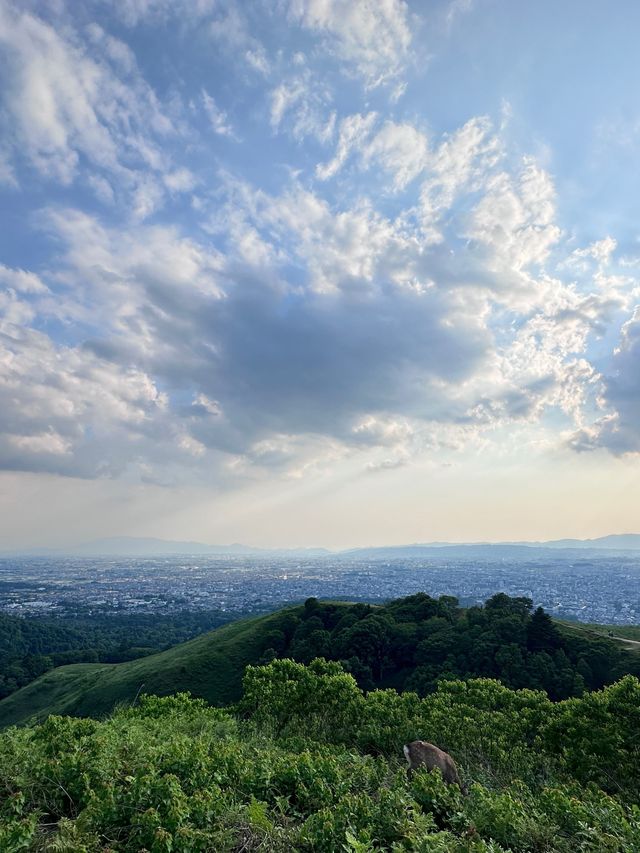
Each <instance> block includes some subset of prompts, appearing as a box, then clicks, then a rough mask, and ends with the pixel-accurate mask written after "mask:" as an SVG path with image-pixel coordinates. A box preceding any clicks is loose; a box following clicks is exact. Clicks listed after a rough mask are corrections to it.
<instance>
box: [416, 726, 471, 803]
mask: <svg viewBox="0 0 640 853" xmlns="http://www.w3.org/2000/svg"><path fill="white" fill-rule="evenodd" d="M403 750H404V757H405V758H406V759H407V763H408V765H409V767H408V769H407V776H408V777H409V779H411V774H412V772H413V771H414V770H417V769H418V767H426V768H427V770H429V771H431V770H433V769H434V768H435V767H437V768H438V770H439V771H440V772H441V773H442V778H443V779H444V781H445V782H446V783H447V785H457V786H458V787H459V788H460V790H461V791H462V793H463V794H465V795H466V794H467V788H466V786H465V785H463V784H462V781H461V779H460V776H459V775H458V768H457V767H456V763H455V761H454V760H453V758H451V756H450V755H449V753H448V752H445V751H444V750H443V749H438V747H437V746H434V745H433V744H432V743H427V741H426V740H414V741H412V742H411V743H408V744H405V746H403Z"/></svg>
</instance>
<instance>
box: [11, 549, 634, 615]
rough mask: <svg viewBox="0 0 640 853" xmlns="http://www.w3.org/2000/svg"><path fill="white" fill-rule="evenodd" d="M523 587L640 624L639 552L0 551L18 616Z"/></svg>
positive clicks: (540, 599) (536, 596) (553, 607)
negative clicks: (364, 555)
mask: <svg viewBox="0 0 640 853" xmlns="http://www.w3.org/2000/svg"><path fill="white" fill-rule="evenodd" d="M499 591H501V592H506V593H507V594H509V595H512V596H526V597H528V598H531V599H532V600H533V602H534V604H535V605H536V606H537V605H542V606H543V607H544V608H545V610H547V611H548V612H549V613H550V614H552V615H554V616H557V617H560V618H564V619H577V620H579V621H582V622H597V623H603V624H625V625H632V624H640V557H637V556H627V557H622V556H610V557H597V558H591V557H589V558H588V559H587V558H583V559H580V558H579V557H573V558H572V559H567V558H562V557H557V558H553V559H544V560H543V559H531V560H524V559H522V560H501V561H489V560H486V561H481V560H478V559H474V560H461V559H451V558H449V559H444V558H442V559H439V560H425V559H413V560H412V559H406V558H405V559H391V560H366V559H348V558H345V557H342V558H331V557H319V558H313V559H301V558H288V559H287V558H283V557H278V558H275V557H274V558H268V559H267V558H254V557H224V558H221V557H208V556H197V557H187V556H185V557H155V558H154V557H145V558H141V557H139V558H133V557H131V558H129V557H117V558H114V557H104V558H97V557H93V558H90V559H88V558H86V557H83V558H81V557H67V558H64V559H62V558H56V559H51V558H45V557H39V558H37V557H21V558H17V557H14V558H4V559H0V610H1V611H3V612H5V613H8V614H13V615H21V616H45V615H46V616H48V617H52V616H65V617H68V616H76V615H95V614H100V613H105V612H118V613H127V612H130V613H134V612H135V613H142V612H146V613H154V612H158V613H171V612H175V611H184V610H194V611H196V610H208V609H215V610H222V611H229V612H230V613H246V612H262V611H267V610H275V609H277V608H278V607H281V606H282V605H284V604H286V603H292V602H300V601H303V600H304V599H306V598H308V597H309V596H316V597H319V598H324V599H334V600H335V599H337V600H345V601H368V602H382V601H387V600H389V599H393V598H398V597H400V596H405V595H410V594H412V593H415V592H426V593H428V594H429V595H431V596H433V597H438V596H441V595H454V596H456V597H457V598H458V599H459V600H460V602H461V604H466V605H469V604H477V603H481V602H484V601H485V600H486V599H488V598H489V597H490V596H491V595H493V594H494V593H496V592H499Z"/></svg>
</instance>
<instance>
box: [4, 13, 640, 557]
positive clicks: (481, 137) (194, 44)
mask: <svg viewBox="0 0 640 853" xmlns="http://www.w3.org/2000/svg"><path fill="white" fill-rule="evenodd" d="M639 26H640V7H638V5H637V4H636V3H633V2H620V3H616V4H614V5H611V4H607V3H604V2H570V0H566V2H563V3H561V4H558V3H552V2H539V3H535V4H528V3H513V2H507V0H439V1H438V2H436V0H434V2H420V3H405V2H402V0H379V2H375V3H373V2H364V0H350V2H346V0H271V2H267V0H255V2H242V3H239V2H238V3H234V2H228V0H189V2H187V0H183V2H179V0H171V2H169V0H122V2H118V3H116V4H114V3H108V2H104V0H91V2H90V0H84V2H73V3H71V2H68V3H67V2H64V0H51V2H42V0H40V2H37V3H36V2H33V3H30V2H25V0H22V2H19V3H18V2H15V3H14V2H10V1H9V0H0V75H1V78H2V87H1V90H0V122H1V125H2V135H1V144H0V199H1V201H0V203H1V204H2V211H3V228H2V229H1V230H0V469H1V470H0V510H1V512H0V519H1V520H0V541H1V542H2V543H3V544H5V545H6V546H9V547H11V546H18V545H31V544H45V543H53V544H64V543H67V542H71V541H78V540H82V539H87V538H91V537H93V536H105V535H118V534H130V535H161V536H165V537H167V538H171V537H173V538H183V537H189V538H197V539H202V540H206V541H210V542H213V541H218V542H223V541H231V540H242V541H245V542H250V543H253V544H264V545H288V544H291V545H306V544H308V545H311V544H320V545H328V546H333V545H335V546H347V545H355V544H360V543H362V544H364V543H371V544H374V543H381V542H388V543H392V542H402V541H426V540H429V539H452V540H463V539H509V538H546V537H553V536H565V535H567V536H568V535H577V536H595V535H599V534H602V533H608V532H614V531H615V532H622V531H623V530H637V529H640V524H639V523H638V519H637V516H636V513H635V510H634V506H637V499H638V498H639V497H640V494H639V492H640V480H639V478H638V473H639V471H640V468H639V465H638V454H639V453H640V370H639V367H640V310H639V309H638V302H639V298H638V297H639V294H640V288H639V284H638V265H639V264H640V252H639V249H640V244H639V242H638V239H639V237H640V231H639V228H638V201H637V200H638V198H639V197H640V169H638V167H637V160H638V149H639V144H640V104H639V97H640V96H639V95H638V92H639V91H640V87H639V86H638V83H639V79H638V78H639V75H638V59H637V51H636V45H635V41H636V36H637V32H638V29H639Z"/></svg>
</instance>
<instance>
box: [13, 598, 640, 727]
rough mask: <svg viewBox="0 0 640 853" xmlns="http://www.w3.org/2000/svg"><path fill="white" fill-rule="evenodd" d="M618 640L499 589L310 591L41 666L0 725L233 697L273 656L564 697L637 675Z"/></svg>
mask: <svg viewBox="0 0 640 853" xmlns="http://www.w3.org/2000/svg"><path fill="white" fill-rule="evenodd" d="M625 642H629V641H626V640H614V639H611V638H608V637H603V636H601V635H599V634H598V633H596V632H593V631H591V629H588V630H587V629H584V630H583V629H582V628H581V627H580V626H576V624H571V625H566V626H565V625H557V624H556V623H554V622H553V621H552V620H551V619H550V618H549V616H548V615H547V614H546V613H545V612H544V611H543V610H542V609H541V608H538V609H537V610H535V611H533V606H532V603H531V601H530V599H527V598H510V597H509V596H507V595H504V594H503V593H499V594H497V595H494V596H493V597H492V598H490V599H489V600H488V601H487V602H486V603H485V605H484V606H482V607H471V608H468V609H464V608H461V607H459V606H458V602H457V600H456V599H454V598H451V597H449V596H442V597H440V598H439V599H434V598H431V597H430V596H428V595H425V594H424V593H419V594H417V595H412V596H409V597H407V598H403V599H397V600H396V601H391V602H389V603H388V604H386V605H384V606H376V607H372V606H370V605H367V604H345V603H337V602H319V601H318V600H317V599H315V598H312V599H309V600H308V601H306V602H305V604H304V606H299V607H295V608H289V609H286V610H282V611H279V612H278V613H273V614H270V615H267V616H260V617H256V618H251V619H243V620H240V621H238V622H233V623H231V624H229V625H225V626H223V627H221V628H218V629H217V630H215V631H212V632H209V633H207V634H203V635H201V636H199V637H196V638H195V639H193V640H190V641H189V642H186V643H182V644H180V645H177V646H174V647H173V648H171V649H168V650H166V651H164V652H160V653H158V654H154V655H149V656H147V657H143V658H139V659H137V660H133V661H127V662H125V663H119V664H74V665H71V666H63V667H59V668H57V669H54V670H51V671H49V672H47V673H46V674H45V675H43V676H41V677H40V678H38V679H36V680H35V681H32V682H31V683H30V684H28V685H27V686H26V687H24V688H22V689H21V690H18V691H16V692H15V693H12V694H11V695H10V696H8V697H7V698H6V699H4V700H3V701H2V702H0V727H5V726H8V725H12V724H17V723H25V722H28V721H37V720H41V719H43V718H44V717H46V716H47V715H48V714H62V715H65V714H66V715H73V716H80V717H82V716H87V717H101V716H104V715H105V714H107V713H109V712H110V711H111V710H112V709H113V708H114V707H115V706H116V705H118V704H121V703H123V704H131V703H132V702H134V700H135V698H136V697H137V696H138V695H140V694H143V693H147V694H156V695H159V696H166V695H169V694H173V693H176V692H180V691H188V692H190V693H191V694H192V695H194V696H197V697H201V698H203V699H205V700H206V701H207V702H209V703H211V704H214V705H227V704H230V703H232V702H235V701H236V700H237V699H238V698H239V697H240V692H241V681H242V675H243V672H244V669H245V667H246V666H247V664H257V663H266V662H269V661H271V660H274V659H276V658H292V659H294V660H296V661H299V662H300V663H303V664H308V663H310V662H311V661H312V660H314V659H315V658H319V657H322V658H325V659H327V660H334V661H339V662H341V663H342V665H343V667H344V668H345V669H346V670H347V671H348V672H350V673H351V674H353V675H354V676H355V678H356V680H357V682H358V684H359V686H360V687H361V688H363V689H365V690H373V689H375V688H378V687H383V688H384V687H392V688H395V689H397V690H399V691H413V692H415V693H417V694H418V695H419V696H426V695H428V694H430V693H433V692H434V691H435V690H436V689H437V686H438V683H439V681H440V680H441V679H442V678H446V679H451V678H463V679H468V678H476V677H484V678H494V679H499V680H500V681H501V682H502V683H503V684H505V685H506V686H507V687H510V688H513V689H520V688H533V689H537V690H544V691H546V693H547V694H548V695H549V697H550V698H551V699H552V700H562V699H566V698H570V697H572V696H581V695H582V693H583V692H584V691H585V690H598V689H600V688H601V687H603V686H604V685H606V684H609V683H611V682H613V681H615V680H617V679H619V678H620V677H622V676H623V675H624V674H635V675H638V674H640V655H638V653H637V646H636V645H633V646H632V647H631V649H633V651H632V650H631V649H630V648H628V647H626V648H625V646H624V645H623V643H625Z"/></svg>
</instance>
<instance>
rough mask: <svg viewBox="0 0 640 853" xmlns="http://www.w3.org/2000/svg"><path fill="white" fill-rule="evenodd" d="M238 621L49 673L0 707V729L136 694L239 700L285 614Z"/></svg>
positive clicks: (89, 712)
mask: <svg viewBox="0 0 640 853" xmlns="http://www.w3.org/2000/svg"><path fill="white" fill-rule="evenodd" d="M296 610H301V608H297V609H292V610H290V611H280V612H279V613H276V614H270V615H268V616H260V617H257V618H253V619H242V620H240V621H238V622H233V623H232V624H230V625H225V626H223V627H222V628H218V629H216V630H215V631H210V632H209V633H207V634H203V635H202V636H200V637H196V638H195V639H194V640H190V641H189V642H187V643H181V644H180V645H178V646H174V647H173V648H171V649H168V650H167V651H165V652H159V653H158V654H155V655H149V656H147V657H144V658H140V659H138V660H134V661H128V662H126V663H119V664H82V663H81V664H72V665H70V666H61V667H58V668H57V669H53V670H51V671H50V672H48V673H46V674H45V675H43V676H41V677H40V678H38V679H36V680H35V681H33V682H31V684H28V685H27V686H26V687H23V688H22V690H18V691H17V692H16V693H13V694H12V695H11V696H8V697H7V698H6V699H4V700H3V701H2V702H0V727H4V726H9V725H13V724H16V723H24V722H27V721H36V720H40V719H42V718H44V717H46V716H47V715H48V714H69V715H72V716H80V717H81V716H93V717H99V716H102V715H103V714H106V713H108V712H109V711H111V710H112V709H113V707H114V706H115V705H117V704H118V703H120V702H125V703H127V702H132V701H133V700H134V699H135V697H136V695H137V694H138V693H141V692H145V693H153V694H156V695H159V696H166V695H169V694H171V693H176V692H179V691H184V690H188V691H189V692H191V693H192V694H193V695H194V696H199V697H202V698H203V699H206V700H207V701H208V702H211V703H212V704H217V705H224V704H227V703H229V702H232V701H234V700H236V699H237V698H238V697H239V695H240V689H241V680H242V673H243V671H244V668H245V666H246V665H247V664H248V663H256V662H257V661H258V660H259V658H260V655H261V654H262V652H263V650H264V647H265V642H266V641H267V638H268V635H269V633H270V631H273V630H279V629H281V626H282V623H283V619H284V618H286V616H287V614H291V615H294V616H295V614H296Z"/></svg>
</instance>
